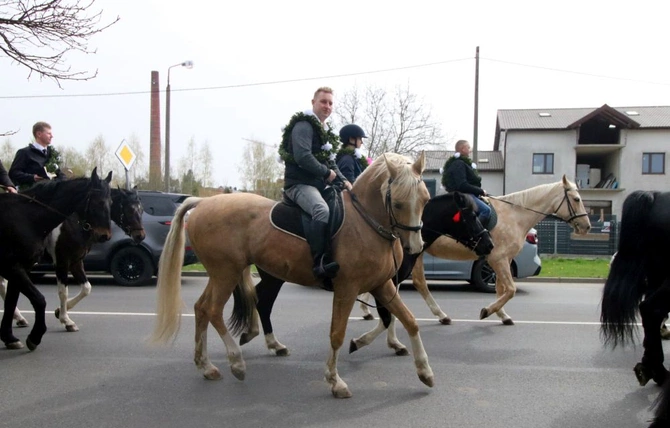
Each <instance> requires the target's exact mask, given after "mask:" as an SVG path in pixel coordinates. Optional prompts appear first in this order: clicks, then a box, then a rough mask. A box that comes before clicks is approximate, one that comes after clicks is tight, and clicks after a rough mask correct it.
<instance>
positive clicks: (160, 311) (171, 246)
mask: <svg viewBox="0 0 670 428" xmlns="http://www.w3.org/2000/svg"><path fill="white" fill-rule="evenodd" d="M202 200H203V199H202V198H195V197H191V198H188V199H186V200H185V201H184V203H182V204H181V206H179V208H177V211H176V212H175V215H174V217H173V219H172V225H171V226H170V231H169V232H168V234H167V237H166V238H165V245H164V246H163V253H162V254H161V258H160V260H159V262H158V282H157V286H156V288H157V290H156V291H157V293H158V295H157V309H156V324H155V326H154V331H153V333H152V335H151V342H154V343H166V342H167V341H168V340H174V339H175V338H176V337H177V333H178V332H179V326H180V324H181V310H182V307H183V305H184V303H183V301H182V299H181V267H182V265H183V264H184V245H185V242H186V232H185V228H184V217H185V216H186V213H187V212H188V211H189V210H190V209H192V208H195V207H196V206H198V204H199V203H200V202H201V201H202Z"/></svg>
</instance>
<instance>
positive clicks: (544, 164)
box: [533, 153, 554, 174]
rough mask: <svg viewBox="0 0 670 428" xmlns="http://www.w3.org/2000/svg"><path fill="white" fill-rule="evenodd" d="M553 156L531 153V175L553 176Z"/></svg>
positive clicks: (550, 154)
mask: <svg viewBox="0 0 670 428" xmlns="http://www.w3.org/2000/svg"><path fill="white" fill-rule="evenodd" d="M553 173H554V154H553V153H533V174H553Z"/></svg>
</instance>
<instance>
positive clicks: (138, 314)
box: [0, 310, 642, 326]
mask: <svg viewBox="0 0 670 428" xmlns="http://www.w3.org/2000/svg"><path fill="white" fill-rule="evenodd" d="M0 313H4V311H3V310H0ZM21 313H30V314H34V313H35V312H34V311H21ZM68 314H71V315H99V316H115V317H123V316H127V317H154V316H156V314H155V313H153V312H68ZM182 316H183V317H187V318H193V317H194V316H195V315H194V314H182ZM416 320H417V321H418V322H425V323H436V322H437V319H435V318H417V319H416ZM349 321H362V319H361V317H349ZM452 321H453V322H463V323H466V322H469V323H488V324H499V323H501V322H502V321H500V320H498V319H489V320H472V319H452ZM366 322H367V321H366ZM514 323H515V324H537V325H595V326H599V325H600V323H599V322H597V321H519V320H514ZM635 325H637V326H642V324H641V323H636V324H635Z"/></svg>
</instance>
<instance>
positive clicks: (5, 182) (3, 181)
mask: <svg viewBox="0 0 670 428" xmlns="http://www.w3.org/2000/svg"><path fill="white" fill-rule="evenodd" d="M0 185H1V186H5V187H4V188H3V189H2V190H5V191H7V192H9V193H16V187H14V183H12V180H10V179H9V175H7V170H6V169H5V167H4V165H3V164H2V161H0Z"/></svg>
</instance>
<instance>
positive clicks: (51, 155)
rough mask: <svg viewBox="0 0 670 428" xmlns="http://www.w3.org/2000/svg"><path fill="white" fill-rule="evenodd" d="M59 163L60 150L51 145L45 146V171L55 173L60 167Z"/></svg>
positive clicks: (60, 161)
mask: <svg viewBox="0 0 670 428" xmlns="http://www.w3.org/2000/svg"><path fill="white" fill-rule="evenodd" d="M61 163H62V160H61V157H60V152H59V151H58V150H56V148H55V147H53V146H47V163H46V164H44V168H45V169H46V170H47V172H51V173H56V171H58V169H59V168H60V167H59V166H58V165H60V164H61Z"/></svg>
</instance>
